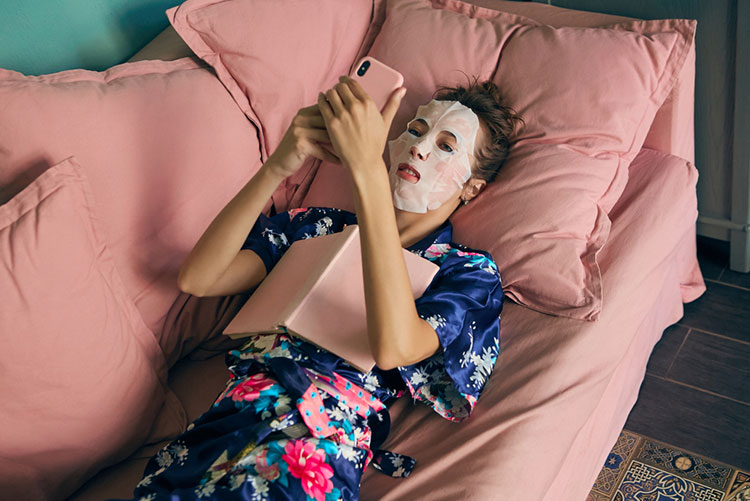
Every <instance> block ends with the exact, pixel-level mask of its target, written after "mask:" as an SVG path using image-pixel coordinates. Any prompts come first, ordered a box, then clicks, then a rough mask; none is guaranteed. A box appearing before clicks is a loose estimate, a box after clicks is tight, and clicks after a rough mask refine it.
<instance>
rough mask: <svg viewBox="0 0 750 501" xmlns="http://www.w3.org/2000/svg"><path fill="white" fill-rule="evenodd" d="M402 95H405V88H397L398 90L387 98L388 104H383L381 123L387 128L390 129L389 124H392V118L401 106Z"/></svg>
mask: <svg viewBox="0 0 750 501" xmlns="http://www.w3.org/2000/svg"><path fill="white" fill-rule="evenodd" d="M404 94H406V88H405V87H399V88H398V89H396V90H394V91H393V93H392V94H391V95H390V97H389V98H388V102H387V103H386V104H385V107H384V108H383V112H382V115H383V121H384V122H385V124H386V126H387V128H390V126H391V122H393V117H394V116H395V115H396V112H397V111H398V108H399V106H401V99H402V98H403V97H404Z"/></svg>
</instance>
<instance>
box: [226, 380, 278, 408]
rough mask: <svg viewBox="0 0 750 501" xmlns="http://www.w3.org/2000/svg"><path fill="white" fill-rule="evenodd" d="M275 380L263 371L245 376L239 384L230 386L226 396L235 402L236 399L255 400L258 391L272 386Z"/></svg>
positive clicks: (258, 395)
mask: <svg viewBox="0 0 750 501" xmlns="http://www.w3.org/2000/svg"><path fill="white" fill-rule="evenodd" d="M274 383H275V381H274V380H273V379H271V378H269V377H267V376H266V375H265V374H263V373H257V374H253V375H252V376H249V377H247V378H245V380H244V381H242V382H241V383H240V384H238V385H237V386H235V387H234V388H232V390H231V391H230V392H229V394H228V396H230V397H232V400H234V401H235V402H236V401H238V400H248V401H249V400H255V399H256V398H258V397H260V392H261V391H263V390H267V389H268V388H270V387H271V386H273V385H274Z"/></svg>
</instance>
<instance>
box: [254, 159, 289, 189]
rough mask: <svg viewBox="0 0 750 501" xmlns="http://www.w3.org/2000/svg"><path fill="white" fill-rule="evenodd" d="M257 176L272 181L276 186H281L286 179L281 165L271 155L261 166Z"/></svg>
mask: <svg viewBox="0 0 750 501" xmlns="http://www.w3.org/2000/svg"><path fill="white" fill-rule="evenodd" d="M258 174H260V175H262V176H265V177H267V178H269V179H270V180H274V181H276V182H277V183H278V184H281V182H282V181H284V179H286V178H287V174H286V173H285V171H284V167H283V165H282V164H281V163H280V162H279V161H278V160H276V158H275V157H274V156H273V155H271V156H270V157H268V159H267V160H266V162H265V163H264V164H263V165H261V167H260V169H259V170H258Z"/></svg>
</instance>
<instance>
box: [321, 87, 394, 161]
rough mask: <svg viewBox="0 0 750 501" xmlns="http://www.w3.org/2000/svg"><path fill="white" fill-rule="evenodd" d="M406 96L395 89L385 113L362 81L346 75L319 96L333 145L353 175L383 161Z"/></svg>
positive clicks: (322, 113)
mask: <svg viewBox="0 0 750 501" xmlns="http://www.w3.org/2000/svg"><path fill="white" fill-rule="evenodd" d="M404 94H406V88H405V87H400V88H398V89H396V90H394V91H393V93H392V94H391V96H390V97H389V98H388V102H387V103H386V105H385V108H384V109H383V112H382V114H381V113H380V110H378V107H377V105H376V104H375V102H374V101H373V100H372V98H371V97H370V96H369V95H368V94H367V92H365V90H364V89H363V88H362V86H361V85H360V84H359V82H357V81H355V80H353V79H352V78H351V77H348V76H345V75H342V76H341V77H339V83H337V84H336V85H335V86H333V87H331V88H330V89H328V91H326V93H325V95H324V94H323V93H320V94H318V108H319V109H320V113H321V115H323V120H324V121H325V124H326V129H327V131H328V136H329V137H330V138H331V145H332V146H333V149H334V150H335V152H336V154H337V155H338V157H339V158H340V159H341V163H342V164H343V165H344V166H346V167H347V168H348V169H349V170H350V171H351V172H352V175H354V174H357V173H360V172H362V171H366V170H368V169H373V168H374V167H373V166H375V165H379V163H378V162H379V161H382V159H383V151H385V143H386V141H387V139H388V131H389V130H390V128H391V122H393V117H394V115H396V110H398V107H399V105H400V104H401V98H403V97H404Z"/></svg>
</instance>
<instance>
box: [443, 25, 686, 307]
mask: <svg viewBox="0 0 750 501" xmlns="http://www.w3.org/2000/svg"><path fill="white" fill-rule="evenodd" d="M694 31H695V21H691V20H684V19H671V20H655V21H633V22H629V23H622V24H616V25H613V26H611V27H610V28H609V29H606V28H580V27H562V28H553V27H551V26H545V25H542V26H531V25H527V26H524V27H522V28H520V29H519V30H518V31H516V32H515V33H514V35H513V37H511V39H510V40H509V41H508V43H507V44H506V46H505V47H504V48H503V52H502V55H501V58H500V63H499V66H498V70H497V73H496V74H495V77H494V82H495V83H496V84H497V85H498V87H499V88H500V91H501V93H502V95H503V96H504V98H505V99H506V100H507V103H508V104H509V105H510V106H512V107H513V108H514V109H515V110H516V111H517V112H519V113H520V114H521V116H523V117H524V120H525V121H526V123H525V126H524V127H522V128H521V130H520V133H519V135H518V138H517V139H518V141H517V143H516V144H515V145H514V146H513V148H512V149H511V153H510V155H509V157H508V159H507V161H506V164H505V165H504V166H503V168H502V170H501V172H500V174H499V176H498V178H497V182H496V183H495V184H493V185H491V186H489V187H488V188H487V190H486V192H485V193H484V195H483V196H482V197H481V198H480V199H478V200H477V201H476V203H474V204H470V206H467V207H466V208H465V209H464V210H461V211H459V212H457V213H456V215H455V217H454V218H453V222H454V224H455V226H456V234H455V236H456V239H457V240H459V241H461V242H465V243H466V244H467V245H470V246H475V247H479V248H483V249H486V250H488V251H490V253H492V254H493V256H499V262H498V265H499V266H500V268H501V269H504V273H503V287H504V288H505V290H506V292H507V293H508V294H509V295H510V296H511V297H512V298H513V299H514V300H516V301H517V302H519V303H521V304H524V305H526V306H529V307H531V308H533V309H536V310H538V311H541V312H543V313H551V314H556V315H563V316H569V317H572V318H581V319H586V320H595V319H596V318H597V317H598V315H599V312H600V311H601V307H602V301H603V298H602V284H601V272H600V269H599V264H598V262H597V254H598V253H599V250H600V249H601V248H602V246H603V245H604V244H605V242H606V241H607V237H608V236H609V229H610V220H609V217H608V216H607V213H608V212H609V211H610V209H611V208H612V207H613V206H614V204H615V202H617V200H618V199H619V197H620V195H621V194H622V191H623V189H624V188H625V184H626V183H627V179H628V166H629V165H630V162H631V161H632V160H633V158H634V157H635V155H636V154H637V153H638V152H639V151H640V149H641V146H642V145H643V143H644V140H645V138H646V135H647V133H648V131H649V128H650V126H651V123H652V122H653V120H654V116H655V115H656V112H657V111H658V109H659V107H660V106H661V105H662V103H663V102H664V100H665V99H666V97H667V94H669V92H670V90H671V89H672V87H673V85H674V82H675V80H676V79H677V76H678V74H679V73H680V70H681V69H682V65H683V64H684V62H685V57H686V56H687V53H688V50H689V49H690V46H691V44H692V43H693V34H694ZM615 54H616V57H613V55H615ZM493 215H495V217H492V216H493ZM496 215H500V217H497V216H496Z"/></svg>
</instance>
